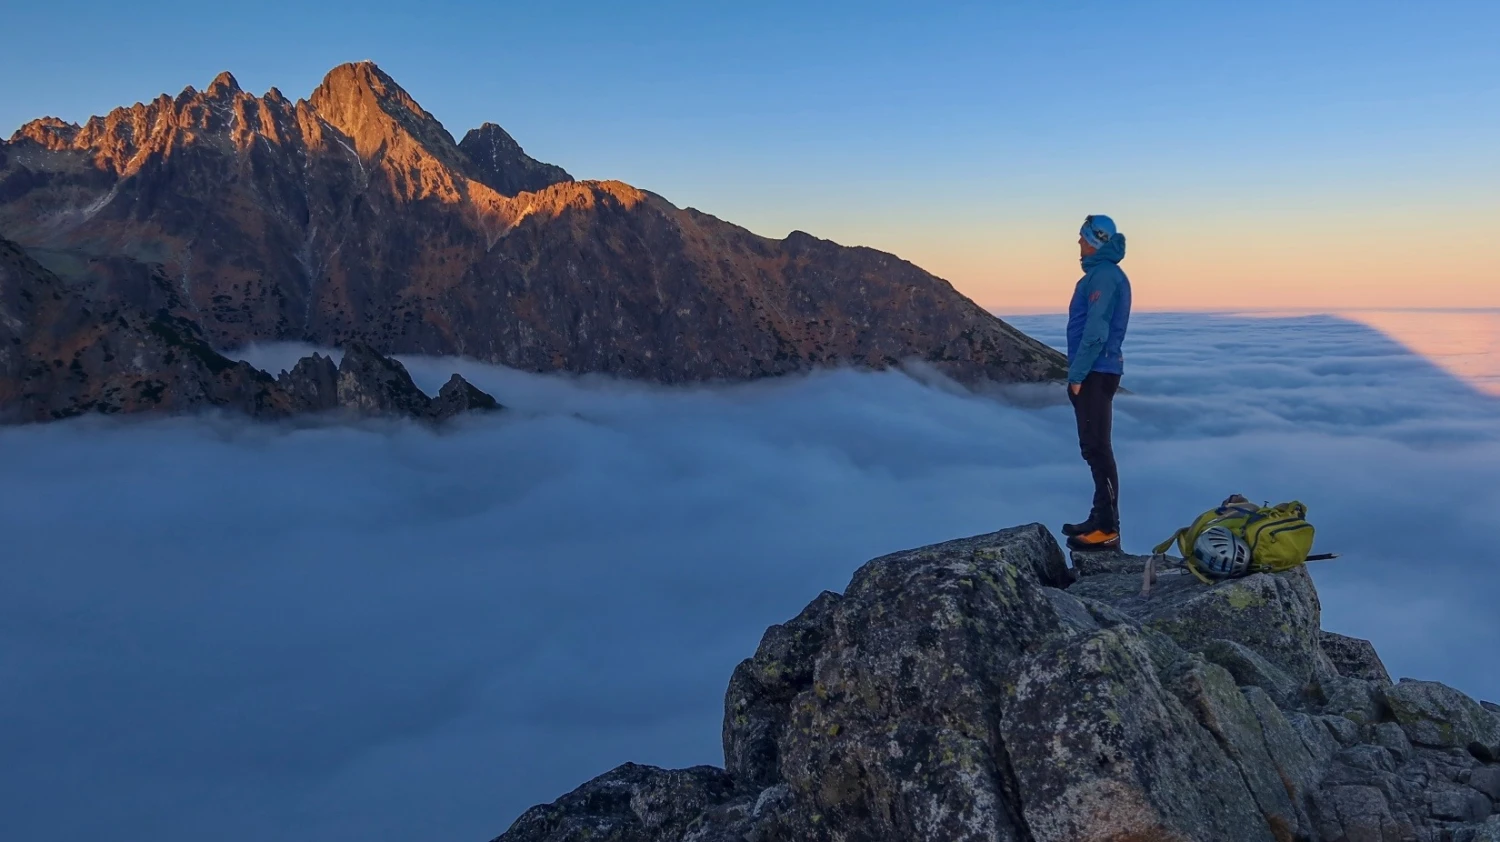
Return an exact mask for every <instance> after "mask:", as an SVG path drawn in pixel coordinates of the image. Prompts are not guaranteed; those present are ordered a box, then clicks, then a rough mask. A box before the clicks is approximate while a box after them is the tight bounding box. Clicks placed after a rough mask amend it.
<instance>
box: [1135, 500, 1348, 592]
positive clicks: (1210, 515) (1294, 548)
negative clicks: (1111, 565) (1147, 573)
mask: <svg viewBox="0 0 1500 842" xmlns="http://www.w3.org/2000/svg"><path fill="white" fill-rule="evenodd" d="M1215 526H1222V527H1224V528H1226V529H1228V530H1229V531H1230V532H1232V533H1234V534H1235V535H1236V536H1238V537H1239V538H1240V539H1241V540H1243V541H1244V542H1245V545H1246V546H1248V547H1249V548H1250V564H1249V566H1248V568H1247V569H1246V571H1245V574H1246V575H1248V574H1250V573H1280V572H1282V571H1284V570H1290V569H1292V568H1293V567H1297V566H1298V565H1301V564H1304V563H1306V562H1307V561H1310V560H1313V559H1324V558H1334V557H1335V556H1334V555H1332V554H1328V555H1323V556H1311V555H1310V553H1311V552H1312V545H1313V536H1314V534H1315V532H1316V530H1315V529H1314V528H1313V525H1312V524H1311V523H1308V522H1307V507H1306V506H1304V505H1303V504H1302V503H1300V502H1298V501H1296V500H1293V501H1291V502H1288V503H1281V504H1278V505H1275V506H1256V505H1255V504H1254V503H1251V502H1250V501H1248V500H1246V499H1245V498H1244V497H1241V496H1239V495H1238V494H1236V495H1234V496H1232V497H1230V498H1229V499H1227V500H1225V501H1224V502H1223V503H1222V504H1221V505H1220V506H1219V507H1218V508H1216V509H1210V510H1209V511H1206V512H1204V513H1203V514H1201V515H1199V516H1198V517H1197V518H1196V519H1194V521H1193V522H1192V523H1191V524H1190V525H1188V526H1184V527H1183V528H1181V529H1179V530H1177V531H1176V532H1174V533H1172V537H1170V538H1168V539H1167V540H1165V541H1163V542H1161V543H1160V544H1157V545H1156V547H1155V549H1153V550H1152V552H1154V553H1156V554H1157V555H1160V554H1162V553H1165V552H1166V551H1167V550H1168V549H1169V548H1170V547H1171V546H1172V543H1173V542H1176V544H1177V548H1178V550H1179V551H1181V553H1182V558H1183V560H1184V561H1185V562H1186V563H1187V567H1188V570H1190V571H1191V572H1192V574H1193V575H1194V576H1197V577H1198V578H1199V579H1201V580H1202V581H1203V582H1204V583H1209V582H1211V581H1212V579H1210V577H1209V576H1208V575H1206V574H1205V572H1204V570H1203V569H1202V568H1201V566H1200V565H1199V564H1198V563H1197V562H1196V561H1195V559H1194V556H1193V548H1194V546H1195V545H1196V544H1197V542H1198V536H1199V535H1202V534H1203V533H1204V531H1206V530H1208V529H1210V528H1211V527H1215Z"/></svg>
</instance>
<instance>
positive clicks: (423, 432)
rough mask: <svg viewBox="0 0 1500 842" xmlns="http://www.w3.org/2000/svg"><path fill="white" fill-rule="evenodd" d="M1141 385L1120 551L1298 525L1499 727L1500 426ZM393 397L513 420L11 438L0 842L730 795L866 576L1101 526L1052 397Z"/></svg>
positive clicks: (1340, 590)
mask: <svg viewBox="0 0 1500 842" xmlns="http://www.w3.org/2000/svg"><path fill="white" fill-rule="evenodd" d="M1435 318H1436V317H1435ZM1013 322H1014V323H1016V324H1017V325H1018V326H1020V327H1022V329H1024V330H1027V331H1028V332H1031V333H1032V334H1033V335H1035V336H1038V337H1039V338H1042V339H1044V340H1046V341H1049V342H1054V343H1056V342H1057V341H1058V340H1059V338H1060V336H1059V334H1060V332H1061V330H1062V320H1061V319H1060V318H1059V317H1024V318H1017V319H1014V320H1013ZM1126 348H1127V354H1128V358H1127V368H1128V374H1127V377H1126V380H1125V384H1124V385H1125V387H1126V388H1127V389H1129V390H1130V392H1131V394H1129V395H1123V396H1121V397H1120V398H1119V400H1118V401H1117V404H1116V412H1117V416H1116V449H1117V452H1118V457H1119V462H1120V472H1121V486H1122V487H1121V493H1122V515H1123V523H1124V534H1125V544H1126V549H1127V550H1130V551H1134V552H1146V551H1148V550H1149V548H1150V546H1151V545H1152V544H1154V543H1156V542H1157V541H1159V540H1161V539H1162V538H1165V537H1166V536H1167V535H1169V534H1171V532H1172V530H1173V529H1175V528H1176V527H1178V526H1180V525H1182V524H1184V523H1186V522H1187V521H1189V520H1190V519H1191V518H1192V517H1193V516H1195V515H1196V514H1197V513H1199V512H1200V511H1202V510H1204V509H1206V508H1209V507H1211V506H1213V505H1215V504H1217V503H1218V502H1219V501H1220V500H1221V499H1223V498H1224V497H1225V496H1227V495H1228V494H1230V493H1242V494H1245V495H1246V496H1248V497H1250V498H1251V499H1254V500H1266V501H1271V502H1279V501H1281V500H1286V499H1300V500H1302V501H1303V502H1305V503H1307V504H1308V506H1309V518H1310V520H1312V522H1313V523H1314V524H1316V525H1317V527H1318V539H1317V549H1318V550H1319V551H1335V552H1339V553H1341V554H1342V557H1341V558H1340V559H1338V560H1335V561H1331V562H1324V563H1319V564H1315V565H1313V566H1312V567H1311V568H1310V569H1311V570H1312V573H1313V576H1314V578H1315V579H1316V581H1317V583H1318V586H1319V590H1320V595H1321V597H1322V603H1323V625H1324V627H1325V628H1327V629H1329V630H1332V631H1338V632H1341V633H1344V634H1351V635H1355V636H1359V637H1366V638H1369V639H1371V640H1373V641H1374V642H1375V643H1376V645H1377V647H1378V648H1379V651H1380V653H1381V655H1382V657H1383V658H1384V660H1385V662H1386V664H1387V666H1388V667H1389V668H1390V670H1391V672H1392V673H1393V674H1394V675H1406V676H1412V677H1421V678H1428V679H1435V680H1441V681H1444V682H1447V683H1449V684H1452V685H1454V686H1456V687H1458V688H1460V689H1462V690H1464V691H1465V692H1468V693H1470V694H1471V695H1475V696H1477V697H1481V698H1488V699H1500V654H1497V652H1496V646H1495V641H1496V640H1497V639H1500V610H1497V605H1500V565H1497V563H1496V562H1497V556H1500V551H1497V550H1496V549H1495V546H1496V545H1495V542H1494V540H1493V531H1494V524H1495V512H1496V511H1497V510H1500V490H1497V485H1496V482H1495V477H1497V476H1500V423H1497V411H1496V410H1497V408H1500V401H1497V399H1496V398H1495V397H1493V396H1490V395H1487V394H1485V393H1484V392H1483V391H1481V390H1480V389H1477V388H1475V387H1474V385H1472V384H1471V383H1468V382H1465V381H1464V380H1462V379H1459V378H1457V377H1455V376H1453V375H1452V374H1450V373H1449V372H1447V371H1445V370H1444V369H1443V368H1441V367H1440V366H1438V365H1436V364H1435V363H1434V362H1433V361H1432V360H1430V359H1428V358H1425V357H1423V356H1421V355H1419V354H1416V353H1414V352H1413V351H1412V350H1411V349H1409V348H1407V347H1406V346H1404V345H1402V344H1401V343H1400V342H1398V341H1396V340H1394V339H1392V338H1391V337H1390V336H1388V335H1386V334H1383V333H1381V332H1379V331H1377V330H1374V329H1372V328H1370V327H1368V326H1366V325H1363V324H1360V323H1358V322H1356V321H1352V320H1349V319H1343V318H1337V317H1332V316H1313V317H1297V318H1271V317H1259V318H1245V317H1234V316H1202V315H1194V316H1172V315H1151V314H1147V315H1142V316H1139V317H1137V319H1136V321H1135V323H1134V325H1133V326H1132V333H1131V336H1130V338H1129V340H1128V342H1127V345H1126ZM306 350H308V349H305V348H298V347H294V346H263V347H255V348H249V349H243V350H242V351H241V352H240V354H239V355H240V356H242V357H244V358H246V359H250V360H251V361H252V362H254V363H256V364H257V365H261V366H263V367H268V368H270V370H272V371H273V372H274V371H276V370H279V368H289V367H290V365H291V363H292V362H293V361H295V359H296V358H297V356H299V355H300V354H301V353H304V352H305V351H306ZM403 361H404V362H405V363H406V365H407V366H408V368H409V370H410V371H411V372H412V374H413V377H414V378H415V379H416V381H417V383H418V385H420V386H422V387H423V388H424V389H426V390H427V391H428V392H429V393H435V392H436V390H437V387H438V386H439V385H441V383H442V382H444V381H445V380H446V379H447V377H448V375H449V374H451V373H452V372H453V371H455V370H456V371H459V372H461V373H462V374H463V375H464V376H465V377H466V378H468V379H469V380H470V381H471V382H473V383H474V384H475V385H477V386H479V387H480V388H482V389H485V390H487V391H489V392H490V393H491V394H493V395H495V397H496V398H498V399H499V400H500V401H501V403H503V404H505V405H506V406H507V407H508V408H509V409H508V411H506V412H504V413H500V414H499V415H495V416H477V417H469V418H463V419H460V420H459V421H457V422H456V423H454V424H452V425H451V426H448V427H446V428H443V429H440V430H433V429H431V428H429V427H426V426H423V425H420V424H415V423H404V422H394V421H370V422H365V423H362V424H358V425H353V426H332V425H328V424H325V423H320V422H316V421H298V422H287V423H281V424H263V423H262V424H256V423H249V422H247V421H244V420H241V419H237V418H232V417H228V416H215V415H208V416H202V417H192V418H167V419H118V418H109V419H105V418H83V419H77V420H74V421H69V422H65V423H56V424H49V425H40V426H28V427H16V428H8V429H4V430H0V532H3V534H4V535H5V536H6V541H5V551H4V553H3V555H0V576H3V583H0V670H3V672H4V675H5V676H6V680H5V681H4V682H0V750H3V752H4V756H5V757H6V758H7V761H8V762H7V763H6V764H5V768H4V770H3V771H0V837H3V838H6V839H24V840H65V839H67V840H71V839H78V838H82V837H84V836H88V835H98V834H109V835H110V836H113V837H118V838H125V839H138V838H153V839H156V840H161V842H171V840H179V839H180V840H188V839H198V838H202V837H204V836H210V835H211V836H213V837H214V838H219V839H225V840H231V842H233V841H234V840H261V839H267V838H277V839H284V840H345V839H390V840H419V839H420V840H434V839H451V840H471V842H481V841H482V840H484V839H489V838H491V837H493V836H495V835H497V834H499V833H500V832H502V831H504V830H505V829H506V827H507V826H508V825H509V823H510V822H511V821H512V820H513V819H514V818H515V817H516V816H517V815H518V814H519V813H520V812H521V811H522V810H524V809H526V808H527V807H529V806H531V805H533V804H535V803H539V802H544V801H549V800H551V799H553V798H556V797H557V796H559V795H561V794H562V793H564V792H566V791H568V790H570V789H572V788H573V787H575V786H577V785H578V784H581V783H583V782H584V781H585V780H587V779H588V778H590V777H593V776H594V775H597V774H600V773H602V772H605V771H607V770H608V769H610V768H612V767H613V766H615V765H618V764H619V763H622V762H625V761H627V760H633V761H636V762H643V763H652V764H657V765H663V766H683V765H690V764H696V763H713V764H720V763H722V754H721V750H720V745H719V733H720V732H719V728H720V720H721V716H722V705H723V692H724V688H725V686H726V683H727V681H728V678H729V675H730V672H731V671H732V670H733V668H734V666H735V664H736V663H737V662H738V661H739V660H740V659H741V658H744V657H747V656H749V655H750V654H751V653H752V652H753V651H754V649H755V646H756V644H757V642H758V641H759V639H760V635H761V633H762V632H763V631H764V629H765V628H766V626H768V625H770V624H772V623H777V622H781V621H783V620H785V619H787V618H789V617H791V616H792V615H794V614H795V613H796V612H797V611H799V610H800V609H801V608H802V606H804V605H805V604H806V603H807V602H808V601H810V600H811V599H812V598H813V597H815V596H816V595H817V594H818V592H819V591H820V590H823V589H830V590H842V588H843V587H844V585H845V584H846V583H847V582H848V580H849V577H850V575H851V574H852V573H853V571H854V570H855V569H856V568H857V567H858V566H859V565H860V564H862V563H863V562H865V561H867V560H868V559H870V558H873V557H875V556H878V555H881V554H883V553H887V552H892V551H896V550H901V549H906V548H910V547H914V546H919V545H922V544H927V543H933V542H937V541H942V540H947V539H950V538H958V537H964V536H968V535H973V534H976V533H982V532H988V531H992V530H995V529H999V528H1003V527H1006V526H1012V525H1016V524H1021V523H1028V522H1033V521H1041V522H1044V523H1047V524H1049V525H1051V526H1052V527H1054V528H1056V527H1057V526H1058V525H1059V524H1061V523H1062V522H1063V521H1065V520H1073V519H1077V518H1080V517H1082V516H1083V515H1084V514H1086V511H1087V507H1088V501H1089V497H1090V493H1091V489H1090V485H1089V477H1088V471H1087V470H1086V468H1085V467H1084V465H1083V463H1082V461H1081V460H1080V458H1079V456H1078V452H1077V440H1076V436H1075V434H1074V427H1073V420H1072V415H1071V410H1070V408H1069V407H1068V405H1067V402H1066V400H1065V398H1064V395H1063V393H1062V389H1061V387H1051V386H1048V387H1041V386H1033V387H1021V388H1011V389H1006V390H1003V392H1002V391H995V392H993V393H987V394H980V395H976V394H972V393H970V392H968V391H966V390H963V389H960V388H958V387H956V386H954V385H953V384H951V383H947V382H945V381H943V380H942V379H941V378H938V377H936V376H934V375H931V374H929V373H924V372H920V371H918V372H915V373H912V374H908V373H902V372H881V373H870V372H853V371H824V372H819V373H815V374H811V375H806V376H797V377H788V378H781V379H777V380H774V381H764V382H757V383H751V384H743V385H735V386H712V387H708V386H705V387H699V388H670V389H669V388H664V387H656V386H650V385H644V384H638V383H629V382H622V381H618V380H612V379H608V378H603V377H571V376H542V375H533V374H526V373H522V372H517V371H512V370H507V369H503V368H499V367H494V366H487V365H483V364H479V363H475V362H472V361H465V360H456V359H432V358H403Z"/></svg>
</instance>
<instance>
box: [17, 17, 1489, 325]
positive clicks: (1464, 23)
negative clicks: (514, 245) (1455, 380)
mask: <svg viewBox="0 0 1500 842" xmlns="http://www.w3.org/2000/svg"><path fill="white" fill-rule="evenodd" d="M7 16H8V18H9V19H10V21H11V22H12V23H13V24H14V25H12V26H9V27H7V34H6V35H5V36H4V37H5V39H6V40H7V41H11V42H13V43H7V44H5V49H4V50H0V78H3V80H4V89H5V90H6V96H5V98H4V101H3V102H0V127H3V128H0V131H9V130H10V128H13V127H15V126H17V125H19V124H20V123H22V122H23V121H25V120H27V119H30V118H32V117H35V116H40V115H42V114H52V115H56V116H61V117H65V118H67V119H71V120H81V119H83V118H84V117H86V116H88V115H89V114H91V113H102V112H104V111H107V110H108V109H109V108H111V107H113V106H115V105H121V104H129V103H131V102H134V101H136V100H145V99H149V98H150V97H152V96H154V95H156V94H157V93H160V92H163V91H167V92H174V93H175V92H176V91H178V90H180V89H181V88H182V87H183V86H184V85H187V84H193V85H195V86H197V87H200V88H201V87H203V86H205V85H206V84H207V83H208V81H209V80H210V79H212V78H213V76H214V74H215V73H217V72H218V71H220V70H223V69H230V70H232V71H233V72H234V73H235V74H236V76H237V77H238V78H239V79H240V81H241V83H242V84H243V85H244V86H245V87H246V88H247V89H250V90H252V91H253V92H256V93H260V92H263V91H264V90H265V89H267V88H268V87H270V86H272V85H275V86H277V87H279V88H281V90H282V91H283V92H284V93H286V94H287V95H289V96H293V97H296V96H305V95H306V94H307V93H308V92H309V91H311V90H312V88H313V87H314V86H315V85H316V83H317V81H318V80H319V79H320V78H321V76H322V74H323V73H324V72H326V71H327V70H328V68H330V67H332V66H333V65H335V64H337V63H339V62H342V61H348V60H358V59H365V58H368V59H373V60H375V61H376V62H377V63H379V64H380V65H381V66H382V67H383V68H384V69H386V70H387V71H388V72H389V73H391V74H392V75H393V76H394V77H395V78H396V79H397V80H398V81H400V82H401V83H402V84H403V86H405V87H406V88H407V89H408V90H410V91H411V92H412V93H413V95H414V96H416V98H417V99H418V100H419V101H420V102H422V104H423V105H424V106H426V108H427V109H428V110H429V111H432V112H433V113H434V114H435V115H437V117H438V118H439V119H441V120H442V121H443V122H444V124H445V125H446V126H447V127H448V128H449V130H450V131H452V132H453V133H454V134H455V135H461V134H462V133H463V131H464V130H466V129H467V128H469V127H472V126H475V125H477V124H479V123H480V122H482V121H484V120H493V121H495V122H498V123H500V124H502V125H504V126H506V127H507V128H508V129H509V130H510V131H511V132H512V134H514V135H515V136H516V137H517V139H519V140H520V141H521V143H522V145H523V146H525V147H526V148H527V149H528V150H529V151H531V152H533V153H534V154H536V155H537V156H538V157H540V158H543V159H544V160H548V161H552V162H555V163H559V164H562V165H563V166H565V167H567V168H568V169H569V170H570V171H572V172H573V173H574V174H575V175H578V176H581V177H587V178H618V179H621V180H624V181H628V182H630V183H632V184H635V185H637V186H640V187H644V188H647V189H650V190H654V191H656V192H659V193H661V194H663V195H665V196H667V197H668V198H670V199H672V200H673V201H675V202H676V203H677V204H679V205H692V206H695V207H699V208H701V209H703V210H706V211H709V212H711V213H715V214H718V215H720V216H723V217H725V218H728V219H731V220H733V221H736V222H739V223H741V224H744V225H746V226H747V227H750V228H751V229H752V230H755V231H757V232H760V233H763V234H768V235H772V236H783V235H785V234H786V233H787V232H788V231H790V230H792V229H796V228H800V229H803V230H807V231H810V232H812V233H815V234H819V235H821V236H826V237H830V238H832V239H836V240H839V241H841V242H848V243H859V244H868V245H874V246H877V247H880V248H884V249H887V250H891V251H895V252H896V253H898V254H900V255H902V256H904V257H907V258H909V259H912V260H914V261H915V262H917V263H918V264H920V265H922V266H924V267H926V268H929V269H931V270H933V271H935V272H937V273H938V274H940V275H943V276H944V277H947V278H949V279H950V280H953V281H954V283H955V284H956V285H957V286H959V288H960V289H962V290H964V291H966V292H968V293H969V294H971V295H972V296H974V297H975V298H976V299H977V300H979V301H980V303H982V304H985V305H986V306H993V307H998V308H1001V309H1034V308H1039V307H1040V308H1045V305H1046V304H1047V303H1048V302H1050V301H1051V298H1052V296H1054V294H1055V293H1054V290H1055V288H1056V287H1057V286H1058V284H1062V285H1063V286H1064V287H1065V286H1066V283H1067V276H1068V275H1071V274H1072V273H1073V269H1074V265H1073V264H1072V257H1071V252H1070V247H1071V245H1072V243H1073V239H1074V237H1073V236H1072V235H1073V233H1074V232H1075V231H1076V226H1077V224H1078V220H1080V219H1081V218H1082V216H1083V215H1084V214H1085V213H1089V212H1105V213H1110V214H1112V215H1114V216H1115V217H1116V218H1117V219H1118V220H1119V221H1120V223H1121V227H1122V229H1123V230H1125V231H1127V232H1129V233H1131V234H1132V235H1134V236H1133V237H1132V241H1133V247H1134V248H1135V249H1137V251H1136V254H1135V255H1134V256H1133V257H1132V261H1133V263H1132V265H1133V266H1135V267H1136V268H1137V269H1138V270H1141V271H1145V272H1147V273H1148V274H1149V275H1150V276H1151V277H1152V278H1154V279H1156V281H1157V283H1156V284H1154V285H1146V287H1145V288H1144V289H1143V291H1142V298H1143V301H1144V303H1145V305H1146V306H1151V305H1153V304H1155V305H1159V306H1183V307H1189V306H1190V307H1199V306H1212V305H1214V304H1216V303H1219V301H1220V299H1222V298H1224V297H1226V295H1227V296H1228V297H1230V298H1235V296H1236V295H1239V294H1237V293H1225V292H1222V291H1218V290H1215V291H1212V292H1210V291H1206V290H1205V285H1204V284H1203V283H1202V281H1203V279H1204V277H1205V276H1206V275H1211V274H1222V275H1224V276H1225V279H1226V281H1227V283H1226V284H1225V286H1226V288H1233V289H1238V288H1241V287H1243V286H1245V285H1246V284H1248V283H1252V282H1253V283H1258V284H1265V283H1270V284H1271V285H1272V287H1273V288H1274V289H1275V290H1277V293H1276V294H1278V295H1282V296H1285V297H1289V298H1293V299H1295V300H1293V301H1290V302H1288V303H1290V304H1294V305H1302V306H1324V305H1330V306H1331V305H1332V304H1334V303H1342V302H1345V301H1346V299H1348V298H1349V297H1350V296H1351V295H1352V294H1356V293H1357V292H1358V291H1368V292H1369V295H1367V296H1366V297H1369V298H1370V299H1371V300H1369V301H1365V302H1361V303H1369V304H1376V305H1390V306H1422V305H1432V306H1500V289H1496V287H1497V286H1500V285H1495V284H1490V283H1488V282H1486V283H1479V282H1477V281H1475V279H1474V275H1475V274H1476V273H1482V272H1484V271H1485V268H1486V267H1487V266H1488V258H1487V257H1485V258H1483V259H1481V258H1480V256H1479V255H1477V254H1476V253H1475V252H1476V251H1477V250H1476V249H1474V247H1473V244H1474V243H1475V242H1483V241H1484V238H1487V237H1490V236H1492V233H1491V232H1492V225H1491V223H1490V222H1488V221H1487V220H1486V219H1485V217H1486V216H1487V215H1488V214H1490V213H1492V212H1493V210H1492V209H1493V196H1494V195H1496V191H1497V189H1500V165H1497V163H1496V156H1495V155H1494V154H1493V147H1494V138H1495V137H1496V135H1497V131H1496V129H1497V127H1500V125H1497V124H1500V117H1497V114H1500V108H1497V106H1500V81H1497V80H1500V50H1497V49H1496V43H1497V40H1500V10H1497V7H1496V6H1495V4H1493V3H1480V2H1437V3H1420V4H1418V3H1395V2H1361V3H1354V2H1320V3H1288V2H1262V3H1189V2H1138V3H1094V2H1049V3H1028V4H1003V5H1002V4H995V3H986V4H980V3H949V4H920V5H919V4H909V3H901V4H897V3H885V2H867V3H858V4H855V3H816V4H807V3H780V2H777V3H757V4H712V3H701V2H697V3H686V2H682V3H676V2H672V3H641V4H606V3H583V2H571V3H569V2H562V3H547V4H537V3H526V4H520V3H496V4H488V5H486V6H481V5H479V4H456V3H448V2H432V3H424V4H415V3H400V4H397V3H385V2H365V3H360V4H336V3H326V4H308V5H306V6H303V5H302V4H292V3H284V2H271V3H264V4H257V5H254V6H247V5H243V4H219V5H207V4H188V3H155V4H147V5H144V6H139V5H137V6H132V7H131V8H130V10H129V11H128V12H121V11H120V10H119V7H116V6H111V5H108V4H103V3H98V2H75V1H73V0H63V2H55V3H46V4H40V3H38V4H25V5H22V6H19V7H18V8H15V9H13V10H7ZM17 33H28V34H29V35H28V36H27V37H25V38H24V39H22V38H18V37H17ZM37 35H40V36H41V37H34V36H37ZM1058 232H1060V233H1058ZM1054 238H1055V242H1054ZM1226 241H1230V242H1233V243H1234V245H1235V248H1234V250H1233V252H1234V255H1233V258H1232V259H1231V260H1226V258H1225V254H1224V252H1225V245H1226ZM1348 243H1355V244H1357V245H1358V246H1359V248H1358V251H1360V252H1368V251H1369V250H1370V247H1371V245H1374V244H1378V245H1379V250H1380V253H1381V254H1380V257H1379V259H1378V260H1376V261H1373V262H1372V261H1370V260H1368V259H1363V262H1360V261H1356V264H1355V265H1354V266H1350V265H1349V263H1348V261H1347V260H1342V259H1339V257H1338V254H1337V253H1338V252H1345V251H1350V250H1351V249H1350V248H1349V246H1348V245H1347V244H1348ZM1226 263H1231V264H1232V265H1229V266H1226V265H1225V264H1226ZM1059 275H1061V276H1063V278H1064V280H1062V281H1059V280H1057V277H1058V276H1059ZM1417 281H1420V283H1416V282H1417ZM1065 292H1066V290H1065V289H1064V294H1065ZM1239 298H1246V296H1244V295H1239ZM1225 303H1228V304H1231V305H1234V306H1245V305H1247V304H1250V303H1253V302H1252V301H1249V300H1239V299H1236V300H1231V301H1228V302H1225Z"/></svg>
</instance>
